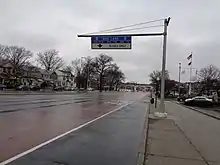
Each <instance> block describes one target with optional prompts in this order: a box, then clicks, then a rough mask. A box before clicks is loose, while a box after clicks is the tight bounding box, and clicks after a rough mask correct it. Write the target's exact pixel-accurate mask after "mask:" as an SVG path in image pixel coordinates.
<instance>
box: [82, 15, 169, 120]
mask: <svg viewBox="0 0 220 165" xmlns="http://www.w3.org/2000/svg"><path fill="white" fill-rule="evenodd" d="M169 22H170V17H169V18H168V19H165V20H164V32H163V33H147V34H143V33H142V34H137V33H136V34H118V35H117V34H115V35H108V34H107V35H98V36H97V35H78V37H91V38H92V48H95V49H109V48H112V49H115V48H122V49H125V48H131V47H130V46H131V45H130V46H128V47H126V46H125V45H118V44H114V43H113V44H114V45H111V43H110V44H106V40H107V41H108V42H110V41H111V40H112V39H111V38H116V40H119V37H122V36H133V37H134V36H161V35H163V36H164V38H163V58H162V74H161V93H160V106H159V112H155V116H157V117H166V116H167V113H165V104H164V92H165V69H166V47H167V26H168V25H169ZM97 37H98V38H97ZM96 38H97V39H98V40H96ZM99 38H100V40H101V41H100V40H99ZM104 41H105V42H104ZM130 41H131V40H129V43H130V44H131V42H130ZM100 42H101V44H99V43H100ZM108 42H107V43H108ZM127 42H128V41H127ZM116 43H118V42H116ZM93 44H94V45H93ZM104 46H106V47H104Z"/></svg>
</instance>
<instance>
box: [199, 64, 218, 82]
mask: <svg viewBox="0 0 220 165" xmlns="http://www.w3.org/2000/svg"><path fill="white" fill-rule="evenodd" d="M198 75H199V77H200V80H202V81H207V80H215V79H219V78H220V70H219V68H217V67H216V66H214V65H208V66H207V67H205V68H202V69H201V70H200V71H199V74H198Z"/></svg>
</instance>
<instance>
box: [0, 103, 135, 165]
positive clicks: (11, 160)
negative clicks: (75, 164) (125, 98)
mask: <svg viewBox="0 0 220 165" xmlns="http://www.w3.org/2000/svg"><path fill="white" fill-rule="evenodd" d="M134 102H135V101H132V102H129V103H128V104H125V105H122V106H120V107H118V108H116V109H114V110H112V111H110V112H108V113H105V114H104V115H101V116H99V117H97V118H95V119H93V120H91V121H89V122H87V123H84V124H82V125H80V126H78V127H76V128H74V129H71V130H69V131H67V132H65V133H63V134H61V135H58V136H56V137H54V138H52V139H50V140H48V141H46V142H44V143H41V144H39V145H37V146H35V147H33V148H31V149H29V150H27V151H24V152H22V153H20V154H18V155H16V156H14V157H12V158H9V159H8V160H5V161H3V162H1V163H0V165H6V164H8V163H11V162H13V161H15V160H17V159H19V158H21V157H23V156H25V155H27V154H29V153H31V152H33V151H35V150H37V149H39V148H41V147H43V146H45V145H47V144H49V143H52V142H54V141H55V140H58V139H60V138H62V137H64V136H66V135H68V134H70V133H72V132H74V131H77V130H79V129H80V128H83V127H85V126H87V125H89V124H91V123H93V122H95V121H97V120H99V119H101V118H103V117H105V116H107V115H109V114H111V113H113V112H116V111H118V110H120V109H121V108H124V107H126V106H128V105H129V104H132V103H134Z"/></svg>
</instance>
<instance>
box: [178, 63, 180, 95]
mask: <svg viewBox="0 0 220 165" xmlns="http://www.w3.org/2000/svg"><path fill="white" fill-rule="evenodd" d="M180 75H181V63H179V86H178V87H179V88H178V93H179V97H180Z"/></svg>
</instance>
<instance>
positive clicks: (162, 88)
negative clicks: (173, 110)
mask: <svg viewBox="0 0 220 165" xmlns="http://www.w3.org/2000/svg"><path fill="white" fill-rule="evenodd" d="M169 22H170V17H169V18H168V19H165V20H164V34H163V36H164V38H163V59H162V75H161V88H160V89H161V92H160V110H159V113H162V114H158V116H161V115H162V116H164V117H165V116H166V114H165V104H164V93H165V70H166V48H167V26H168V25H169ZM155 115H156V114H155Z"/></svg>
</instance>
